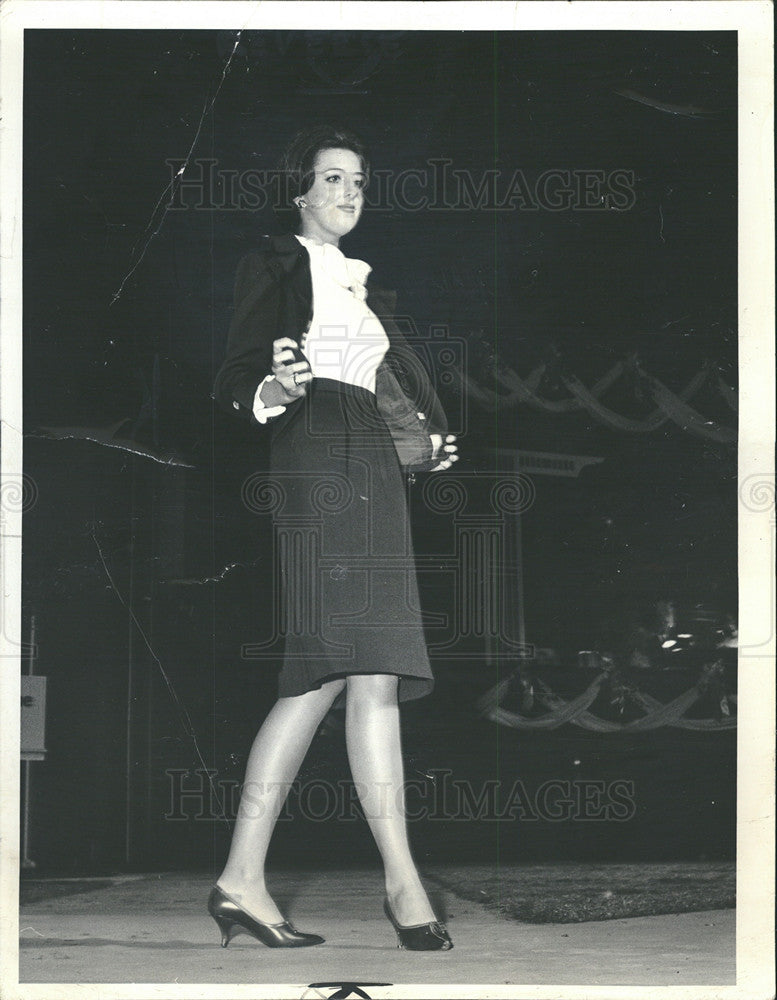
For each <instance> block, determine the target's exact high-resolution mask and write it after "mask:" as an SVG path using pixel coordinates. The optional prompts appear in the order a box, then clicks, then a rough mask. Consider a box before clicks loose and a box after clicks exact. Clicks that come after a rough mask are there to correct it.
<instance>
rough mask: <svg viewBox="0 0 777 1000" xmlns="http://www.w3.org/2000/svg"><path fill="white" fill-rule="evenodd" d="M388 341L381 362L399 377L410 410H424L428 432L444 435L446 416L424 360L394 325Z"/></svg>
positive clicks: (422, 411)
mask: <svg viewBox="0 0 777 1000" xmlns="http://www.w3.org/2000/svg"><path fill="white" fill-rule="evenodd" d="M390 342H391V348H390V350H389V351H388V353H387V355H386V358H385V360H384V363H385V364H386V366H387V367H388V368H389V369H390V370H391V371H392V372H393V374H394V375H395V376H396V378H397V379H398V381H399V384H400V386H401V388H402V390H403V391H404V393H405V396H406V397H407V399H408V401H409V402H410V404H411V406H412V408H413V410H414V411H415V412H416V413H423V414H424V424H425V430H426V431H427V433H429V434H441V435H442V436H443V437H444V436H445V435H446V434H447V433H448V418H447V417H446V415H445V410H444V409H443V407H442V404H441V403H440V400H439V398H438V397H437V393H436V392H435V390H434V386H433V385H432V380H431V379H430V378H429V375H428V373H427V371H426V368H425V367H424V364H423V362H422V361H421V359H420V358H419V356H418V355H417V354H416V352H415V351H414V350H413V349H412V347H410V345H409V344H408V342H407V341H406V340H405V338H404V337H403V336H402V334H401V333H400V332H399V330H398V329H397V328H396V326H393V329H392V330H391V334H390Z"/></svg>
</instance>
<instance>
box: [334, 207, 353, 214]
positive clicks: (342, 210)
mask: <svg viewBox="0 0 777 1000" xmlns="http://www.w3.org/2000/svg"><path fill="white" fill-rule="evenodd" d="M337 207H338V208H339V209H340V211H341V212H350V213H351V215H353V214H354V212H355V211H356V208H355V206H354V205H338V206H337Z"/></svg>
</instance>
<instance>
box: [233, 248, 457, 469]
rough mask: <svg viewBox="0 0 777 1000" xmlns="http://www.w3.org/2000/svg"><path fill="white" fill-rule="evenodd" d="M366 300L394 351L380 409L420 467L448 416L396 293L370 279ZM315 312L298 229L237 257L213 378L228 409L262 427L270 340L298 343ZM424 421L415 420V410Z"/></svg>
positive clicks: (407, 457) (403, 457) (379, 393)
mask: <svg viewBox="0 0 777 1000" xmlns="http://www.w3.org/2000/svg"><path fill="white" fill-rule="evenodd" d="M367 305H368V306H369V307H370V309H372V311H373V312H374V313H375V314H376V315H377V317H378V318H379V319H380V321H381V324H382V325H383V328H384V329H385V331H386V335H387V336H388V339H389V345H390V346H389V350H388V351H387V353H386V356H385V358H384V359H383V361H382V362H381V364H380V366H379V368H378V371H377V373H376V379H375V395H376V399H377V405H378V410H379V412H380V413H381V416H382V417H383V419H384V420H385V421H386V424H387V425H388V427H389V430H390V431H391V434H392V436H393V438H394V443H395V445H396V446H397V452H398V454H399V457H400V461H401V462H402V464H403V465H404V466H405V467H407V468H414V469H422V468H425V467H429V466H430V465H431V464H433V462H432V444H431V441H430V440H429V434H442V435H443V436H444V435H445V434H446V433H447V421H446V418H445V412H444V411H443V408H442V406H441V405H440V401H439V400H438V398H437V394H436V393H435V391H434V388H433V386H432V383H431V380H430V379H429V376H428V375H427V373H426V371H425V370H424V367H423V365H422V364H421V362H420V360H419V358H418V355H416V353H415V352H414V351H413V350H412V348H411V347H410V346H409V345H408V343H407V341H406V340H405V338H404V337H403V336H402V333H401V332H400V330H399V329H398V327H397V325H396V322H395V321H394V319H393V316H392V314H393V313H394V311H395V308H396V295H395V293H394V292H389V291H385V290H382V289H379V288H377V287H375V286H373V285H372V284H370V285H369V286H368V289H367ZM312 318H313V285H312V281H311V277H310V257H309V255H308V252H307V250H306V248H305V247H304V246H303V245H302V244H301V243H300V242H299V240H297V239H296V238H295V237H294V235H293V234H286V235H283V236H265V237H263V238H262V242H261V244H260V246H259V248H258V250H256V251H254V252H252V253H249V254H247V255H246V256H245V257H243V258H242V260H241V261H240V263H239V265H238V268H237V276H236V278H235V299H234V312H233V316H232V322H231V324H230V328H229V337H228V340H227V353H226V358H225V360H224V363H223V365H222V366H221V369H220V371H219V373H218V375H217V376H216V382H215V385H214V396H215V398H216V400H217V402H218V403H219V404H220V405H221V406H222V407H223V408H224V409H226V410H228V411H230V412H232V413H238V414H240V415H241V416H243V417H244V418H248V419H250V420H251V421H252V422H253V423H254V424H256V425H257V426H261V425H260V424H259V422H258V421H257V420H256V418H255V417H254V415H253V402H254V396H255V394H256V390H257V387H258V385H259V383H260V382H261V381H262V379H263V378H264V377H265V376H266V375H269V374H270V371H271V370H272V345H273V341H274V340H278V339H279V338H280V337H290V338H291V339H292V340H295V341H297V342H299V340H300V338H301V337H302V335H303V334H304V333H305V332H306V330H307V329H308V328H309V326H310V323H311V320H312ZM298 405H299V403H296V402H295V403H290V404H289V405H288V406H287V408H286V412H285V413H282V414H281V415H280V416H278V417H274V418H272V419H271V420H269V421H268V422H267V425H266V426H267V427H270V428H271V429H272V430H273V433H275V432H277V431H279V430H280V429H281V428H282V426H283V425H284V423H285V422H286V421H287V420H289V419H291V417H292V415H293V411H294V408H295V407H296V406H298ZM419 411H420V412H423V413H424V414H425V418H426V419H425V420H424V421H420V420H419V419H418V416H417V414H418V412H419Z"/></svg>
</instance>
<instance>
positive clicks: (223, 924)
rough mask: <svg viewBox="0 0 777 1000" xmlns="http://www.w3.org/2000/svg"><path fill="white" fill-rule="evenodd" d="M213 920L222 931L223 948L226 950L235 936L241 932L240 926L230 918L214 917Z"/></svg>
mask: <svg viewBox="0 0 777 1000" xmlns="http://www.w3.org/2000/svg"><path fill="white" fill-rule="evenodd" d="M213 919H214V920H215V921H216V923H217V924H218V926H219V930H220V931H221V947H222V948H226V947H227V945H228V944H229V942H230V941H231V940H232V938H233V937H234V936H235V934H237V933H238V931H239V930H240V925H239V924H236V923H235V921H234V920H230V919H229V917H214V918H213Z"/></svg>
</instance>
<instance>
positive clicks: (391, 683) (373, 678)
mask: <svg viewBox="0 0 777 1000" xmlns="http://www.w3.org/2000/svg"><path fill="white" fill-rule="evenodd" d="M347 685H348V703H349V704H353V703H355V702H356V703H359V702H362V703H368V702H370V703H376V702H377V703H380V704H393V703H395V702H396V700H397V688H398V685H399V678H398V677H397V676H396V674H351V675H350V676H349V677H348V678H347Z"/></svg>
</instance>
